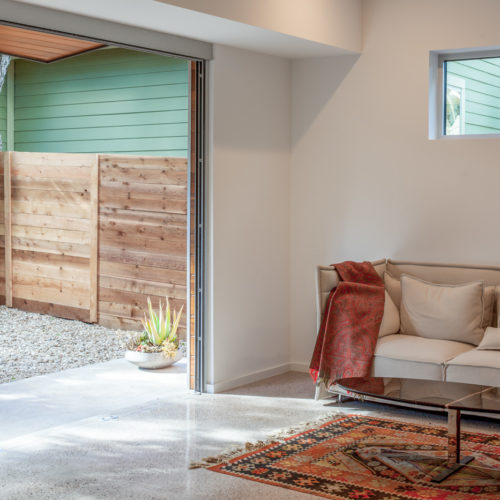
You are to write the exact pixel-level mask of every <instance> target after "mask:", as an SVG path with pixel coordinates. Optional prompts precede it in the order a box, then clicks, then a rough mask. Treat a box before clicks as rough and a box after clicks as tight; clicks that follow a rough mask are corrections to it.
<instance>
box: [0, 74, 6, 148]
mask: <svg viewBox="0 0 500 500" xmlns="http://www.w3.org/2000/svg"><path fill="white" fill-rule="evenodd" d="M0 137H2V151H5V150H6V149H7V82H5V83H4V85H3V88H2V92H0Z"/></svg>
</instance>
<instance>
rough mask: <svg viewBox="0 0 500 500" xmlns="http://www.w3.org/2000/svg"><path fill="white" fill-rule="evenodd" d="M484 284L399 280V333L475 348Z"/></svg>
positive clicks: (477, 338)
mask: <svg viewBox="0 0 500 500" xmlns="http://www.w3.org/2000/svg"><path fill="white" fill-rule="evenodd" d="M482 320H483V282H482V281H476V282H472V283H466V284H463V285H438V284H435V283H429V282H427V281H423V280H421V279H419V278H414V277H412V276H408V275H406V274H404V275H402V276H401V332H402V333H405V334H407V335H417V336H419V337H424V338H431V339H441V340H454V341H457V342H466V343H469V344H473V345H477V344H479V342H480V341H481V339H482V337H483V334H484V330H483V329H482V328H481V325H482Z"/></svg>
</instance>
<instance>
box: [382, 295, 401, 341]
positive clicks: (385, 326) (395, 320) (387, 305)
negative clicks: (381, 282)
mask: <svg viewBox="0 0 500 500" xmlns="http://www.w3.org/2000/svg"><path fill="white" fill-rule="evenodd" d="M399 325H400V321H399V309H398V308H397V307H396V305H395V304H394V302H393V300H392V299H391V296H390V295H389V294H388V293H387V290H386V291H385V302H384V315H383V316H382V323H380V329H379V332H378V336H379V337H385V336H386V335H391V334H393V333H398V332H399Z"/></svg>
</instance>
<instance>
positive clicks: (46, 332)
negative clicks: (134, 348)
mask: <svg viewBox="0 0 500 500" xmlns="http://www.w3.org/2000/svg"><path fill="white" fill-rule="evenodd" d="M130 335H131V332H125V331H123V330H112V329H109V328H104V327H103V326H98V325H89V324H87V323H82V322H81V321H73V320H68V319H61V318H54V317H53V316H47V315H44V314H35V313H29V312H24V311H19V310H18V309H10V308H7V307H5V306H0V342H1V344H0V383H2V384H3V383H5V382H12V381H14V380H19V379H22V378H28V377H33V376H35V375H44V374H46V373H52V372H58V371H61V370H66V369H67V368H77V367H79V366H85V365H91V364H94V363H100V362H102V361H110V360H112V359H118V358H121V357H123V356H124V352H125V343H126V341H127V339H128V338H129V337H130Z"/></svg>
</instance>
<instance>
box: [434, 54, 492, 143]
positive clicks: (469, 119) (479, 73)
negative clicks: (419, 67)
mask: <svg viewBox="0 0 500 500" xmlns="http://www.w3.org/2000/svg"><path fill="white" fill-rule="evenodd" d="M444 97H445V98H444V104H445V109H444V124H443V128H444V134H445V135H472V134H499V133H500V57H495V58H485V59H463V60H458V61H446V62H445V96H444Z"/></svg>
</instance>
